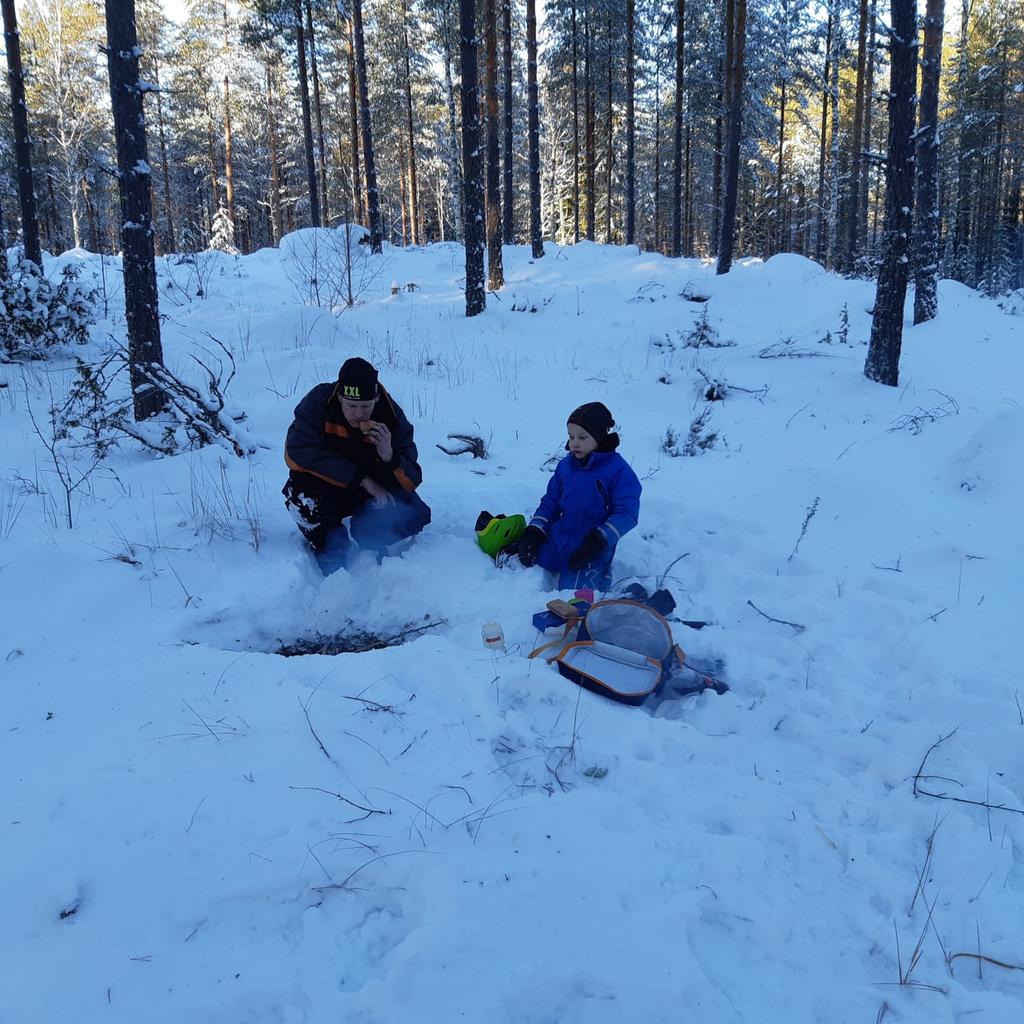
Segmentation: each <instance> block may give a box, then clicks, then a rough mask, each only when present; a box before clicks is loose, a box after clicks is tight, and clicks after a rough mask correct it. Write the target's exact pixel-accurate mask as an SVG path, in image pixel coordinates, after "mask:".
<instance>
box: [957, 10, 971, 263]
mask: <svg viewBox="0 0 1024 1024" xmlns="http://www.w3.org/2000/svg"><path fill="white" fill-rule="evenodd" d="M972 2H973V0H961V6H960V43H959V47H958V53H957V76H956V77H957V81H956V102H957V115H956V116H957V121H958V135H959V138H958V140H957V150H958V151H957V161H956V167H957V188H956V222H955V224H956V226H955V229H954V234H953V253H954V257H953V262H954V267H955V272H956V273H957V274H958V276H959V277H960V278H961V279H963V276H964V275H963V273H962V267H961V265H962V263H963V262H964V260H965V259H966V255H967V245H968V243H969V241H970V223H971V221H970V211H971V196H970V174H971V165H972V162H973V161H972V160H971V159H970V158H969V156H968V150H969V145H968V139H969V135H968V126H967V72H968V54H967V42H968V39H967V30H968V27H969V21H970V13H971V3H972Z"/></svg>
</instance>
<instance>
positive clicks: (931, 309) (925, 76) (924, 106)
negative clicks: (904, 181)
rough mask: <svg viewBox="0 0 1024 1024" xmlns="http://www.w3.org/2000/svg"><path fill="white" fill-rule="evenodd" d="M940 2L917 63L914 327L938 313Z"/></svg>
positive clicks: (932, 1)
mask: <svg viewBox="0 0 1024 1024" xmlns="http://www.w3.org/2000/svg"><path fill="white" fill-rule="evenodd" d="M944 8H945V4H944V0H928V9H927V13H926V14H925V20H924V57H923V58H922V61H921V103H920V107H919V115H918V116H919V123H918V129H917V197H916V199H915V203H914V206H915V209H916V210H917V216H916V217H915V218H914V323H915V324H921V323H924V322H925V321H926V320H931V319H932V318H933V317H934V316H935V314H936V312H937V310H938V294H937V282H938V276H939V187H938V186H939V130H938V120H939V75H940V73H941V70H942V27H943V21H944V18H945V9H944Z"/></svg>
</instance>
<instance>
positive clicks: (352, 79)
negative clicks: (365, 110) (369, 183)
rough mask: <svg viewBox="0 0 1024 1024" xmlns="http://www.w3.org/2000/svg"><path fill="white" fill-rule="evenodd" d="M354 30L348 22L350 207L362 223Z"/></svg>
mask: <svg viewBox="0 0 1024 1024" xmlns="http://www.w3.org/2000/svg"><path fill="white" fill-rule="evenodd" d="M354 36H355V30H354V29H353V27H352V21H351V20H349V23H348V52H347V57H348V119H349V140H350V149H351V153H352V160H351V165H352V166H351V170H352V182H351V187H352V208H353V210H354V211H355V219H356V223H357V224H362V223H363V217H364V213H365V206H364V205H363V173H362V169H361V168H360V164H359V103H358V100H357V98H356V93H357V91H358V88H359V86H358V84H357V79H356V57H355V43H354V42H353V38H354Z"/></svg>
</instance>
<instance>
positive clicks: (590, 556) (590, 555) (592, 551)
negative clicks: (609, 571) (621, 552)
mask: <svg viewBox="0 0 1024 1024" xmlns="http://www.w3.org/2000/svg"><path fill="white" fill-rule="evenodd" d="M604 548H605V541H604V534H603V533H601V531H600V530H591V531H590V533H588V534H587V535H586V537H584V538H583V540H582V541H581V542H580V546H579V547H578V548H577V549H576V550H575V551H574V552H573V553H572V554H571V555H570V556H569V568H570V569H582V568H584V567H585V566H588V565H590V563H591V562H593V561H594V559H596V558H597V556H598V555H599V554H601V552H602V551H604Z"/></svg>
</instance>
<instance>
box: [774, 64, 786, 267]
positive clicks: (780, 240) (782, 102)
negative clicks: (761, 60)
mask: <svg viewBox="0 0 1024 1024" xmlns="http://www.w3.org/2000/svg"><path fill="white" fill-rule="evenodd" d="M781 92H782V95H781V97H780V99H779V152H778V158H777V160H776V162H775V236H776V237H775V251H776V252H785V251H786V240H785V230H786V225H785V223H784V221H785V217H784V215H783V202H782V187H783V184H784V182H785V167H786V80H785V79H783V80H782V90H781Z"/></svg>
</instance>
